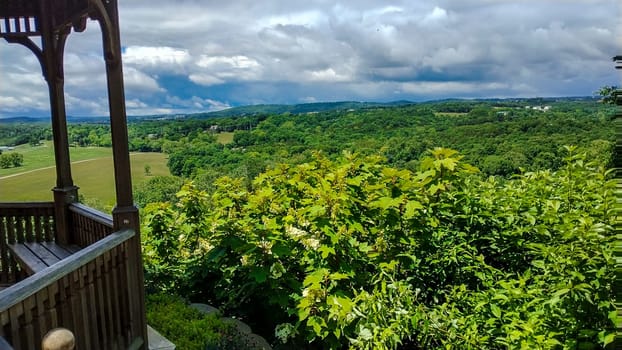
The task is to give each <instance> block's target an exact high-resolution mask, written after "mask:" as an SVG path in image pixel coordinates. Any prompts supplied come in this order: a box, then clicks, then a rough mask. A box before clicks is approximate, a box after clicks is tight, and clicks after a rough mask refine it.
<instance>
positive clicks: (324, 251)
mask: <svg viewBox="0 0 622 350" xmlns="http://www.w3.org/2000/svg"><path fill="white" fill-rule="evenodd" d="M317 250H318V251H319V252H320V254H321V255H322V259H326V258H328V256H329V255H335V248H333V247H329V246H327V245H321V246H320V247H319V248H318V249H317Z"/></svg>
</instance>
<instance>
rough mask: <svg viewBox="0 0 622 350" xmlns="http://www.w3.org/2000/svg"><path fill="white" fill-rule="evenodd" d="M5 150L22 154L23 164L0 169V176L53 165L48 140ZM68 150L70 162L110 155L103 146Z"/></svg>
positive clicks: (50, 145) (50, 146) (110, 151)
mask: <svg viewBox="0 0 622 350" xmlns="http://www.w3.org/2000/svg"><path fill="white" fill-rule="evenodd" d="M6 152H7V153H11V152H18V153H21V154H23V155H24V164H23V165H22V166H20V167H17V168H8V169H0V178H1V177H3V176H6V175H12V174H18V173H23V172H25V171H30V170H36V169H41V168H45V167H50V166H52V167H53V166H54V146H53V145H52V142H50V141H46V142H45V143H43V144H42V145H41V146H34V147H33V146H30V145H20V146H17V147H15V150H14V151H6ZM69 152H70V157H71V161H72V162H76V161H81V160H85V159H93V158H104V157H110V156H111V155H112V150H111V149H110V148H104V147H70V148H69Z"/></svg>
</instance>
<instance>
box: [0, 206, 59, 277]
mask: <svg viewBox="0 0 622 350" xmlns="http://www.w3.org/2000/svg"><path fill="white" fill-rule="evenodd" d="M55 236H56V235H55V233H54V203H51V202H37V203H0V286H2V285H9V284H13V283H15V282H16V281H18V280H19V279H20V272H19V268H18V267H17V263H16V262H15V259H13V258H12V256H11V253H10V252H9V249H8V247H7V245H8V244H13V243H24V242H51V241H54V239H55Z"/></svg>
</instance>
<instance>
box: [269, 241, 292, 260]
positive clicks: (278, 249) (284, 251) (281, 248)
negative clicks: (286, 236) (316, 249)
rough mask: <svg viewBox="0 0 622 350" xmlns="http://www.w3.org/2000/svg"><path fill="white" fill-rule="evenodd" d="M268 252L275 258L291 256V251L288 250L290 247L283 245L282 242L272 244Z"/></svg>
mask: <svg viewBox="0 0 622 350" xmlns="http://www.w3.org/2000/svg"><path fill="white" fill-rule="evenodd" d="M270 251H272V254H274V256H276V257H277V258H280V257H287V256H289V255H291V254H292V249H291V248H290V246H289V245H287V244H284V243H283V242H276V243H274V245H272V247H271V248H270Z"/></svg>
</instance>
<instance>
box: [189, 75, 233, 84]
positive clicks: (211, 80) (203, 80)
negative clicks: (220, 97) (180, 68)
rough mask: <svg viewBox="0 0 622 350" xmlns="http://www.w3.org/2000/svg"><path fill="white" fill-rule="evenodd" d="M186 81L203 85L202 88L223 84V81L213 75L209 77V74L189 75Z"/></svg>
mask: <svg viewBox="0 0 622 350" xmlns="http://www.w3.org/2000/svg"><path fill="white" fill-rule="evenodd" d="M188 79H190V81H192V82H193V83H196V84H199V85H203V86H212V85H218V84H223V83H224V82H225V81H224V80H222V79H220V78H217V77H215V76H213V75H209V74H201V73H198V74H190V75H189V76H188Z"/></svg>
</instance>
